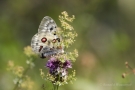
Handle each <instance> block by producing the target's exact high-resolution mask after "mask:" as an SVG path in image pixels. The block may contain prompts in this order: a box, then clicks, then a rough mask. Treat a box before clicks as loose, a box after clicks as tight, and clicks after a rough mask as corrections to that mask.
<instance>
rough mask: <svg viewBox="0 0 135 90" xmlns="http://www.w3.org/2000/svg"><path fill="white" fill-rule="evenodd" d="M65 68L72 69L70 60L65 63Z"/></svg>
mask: <svg viewBox="0 0 135 90" xmlns="http://www.w3.org/2000/svg"><path fill="white" fill-rule="evenodd" d="M63 67H64V68H72V64H71V62H70V61H69V60H66V61H65V62H64V63H63Z"/></svg>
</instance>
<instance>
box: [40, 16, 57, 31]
mask: <svg viewBox="0 0 135 90" xmlns="http://www.w3.org/2000/svg"><path fill="white" fill-rule="evenodd" d="M56 28H57V25H56V23H55V21H54V20H53V19H52V18H51V17H49V16H45V17H44V18H43V19H42V21H41V23H40V25H39V28H38V32H54V31H56Z"/></svg>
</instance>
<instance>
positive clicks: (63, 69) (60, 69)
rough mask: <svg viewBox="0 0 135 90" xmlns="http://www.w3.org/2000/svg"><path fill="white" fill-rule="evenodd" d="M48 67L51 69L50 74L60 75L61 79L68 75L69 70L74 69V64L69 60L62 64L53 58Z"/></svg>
mask: <svg viewBox="0 0 135 90" xmlns="http://www.w3.org/2000/svg"><path fill="white" fill-rule="evenodd" d="M46 67H48V68H49V70H50V71H49V72H50V74H52V75H55V76H56V75H60V76H61V77H64V76H66V75H67V69H68V68H72V64H71V62H70V61H69V60H66V61H65V62H61V61H60V60H58V59H57V58H55V57H51V58H50V59H49V60H48V62H47V64H46Z"/></svg>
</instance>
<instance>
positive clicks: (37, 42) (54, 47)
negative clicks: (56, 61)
mask: <svg viewBox="0 0 135 90" xmlns="http://www.w3.org/2000/svg"><path fill="white" fill-rule="evenodd" d="M57 31H58V28H57V25H56V23H55V21H54V20H53V19H52V18H51V17H49V16H45V17H44V18H43V19H42V21H41V23H40V25H39V28H38V33H36V34H35V35H34V36H33V37H32V40H31V47H32V50H33V51H34V52H35V53H37V54H39V55H40V57H41V58H45V57H49V56H53V55H58V54H61V53H64V47H63V46H62V45H61V44H60V42H61V40H62V38H61V36H60V35H57Z"/></svg>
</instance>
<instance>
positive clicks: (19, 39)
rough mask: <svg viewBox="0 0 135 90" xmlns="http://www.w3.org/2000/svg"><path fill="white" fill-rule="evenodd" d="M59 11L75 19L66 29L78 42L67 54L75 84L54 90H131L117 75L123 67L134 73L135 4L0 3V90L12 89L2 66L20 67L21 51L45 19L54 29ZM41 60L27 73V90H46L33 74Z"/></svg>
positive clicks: (129, 0)
mask: <svg viewBox="0 0 135 90" xmlns="http://www.w3.org/2000/svg"><path fill="white" fill-rule="evenodd" d="M62 11H67V12H68V13H69V15H75V16H76V19H75V21H74V22H73V23H72V25H73V26H74V28H75V30H76V32H77V33H78V37H77V38H76V42H75V43H74V45H72V47H71V49H74V48H77V49H78V50H79V57H78V58H77V61H76V62H75V63H74V64H73V69H76V72H77V81H75V82H74V83H73V84H68V85H65V86H62V87H60V90H134V88H135V76H134V74H132V73H131V74H130V75H128V76H127V77H126V78H124V79H123V78H122V77H121V75H122V73H123V72H126V70H127V69H126V68H125V65H124V63H125V61H128V62H129V64H130V65H131V66H133V67H135V61H134V60H135V0H0V90H12V88H13V87H14V84H13V78H14V76H13V75H12V74H11V73H10V72H8V71H7V70H6V68H7V62H8V60H13V61H14V62H15V64H16V65H21V66H25V63H26V56H25V55H24V53H23V48H24V47H25V46H27V45H30V43H31V38H32V36H33V35H34V34H35V33H37V30H38V26H39V24H40V22H41V20H42V18H43V17H44V16H50V17H52V18H53V19H54V20H55V21H56V23H57V24H58V26H60V22H59V20H58V15H60V13H61V12H62ZM46 60H47V59H45V60H43V59H39V60H36V66H35V67H34V68H33V69H32V70H30V71H29V72H28V75H30V77H31V79H32V80H33V81H34V82H35V83H36V85H35V86H33V87H34V88H35V89H33V90H42V89H41V86H42V84H43V83H44V84H45V87H46V88H47V89H46V90H51V88H50V87H52V86H51V84H48V83H47V82H45V81H44V80H42V79H41V77H40V73H39V68H42V69H45V70H46V68H45V67H44V65H45V61H46ZM124 84H128V85H124ZM49 85H50V86H49Z"/></svg>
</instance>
